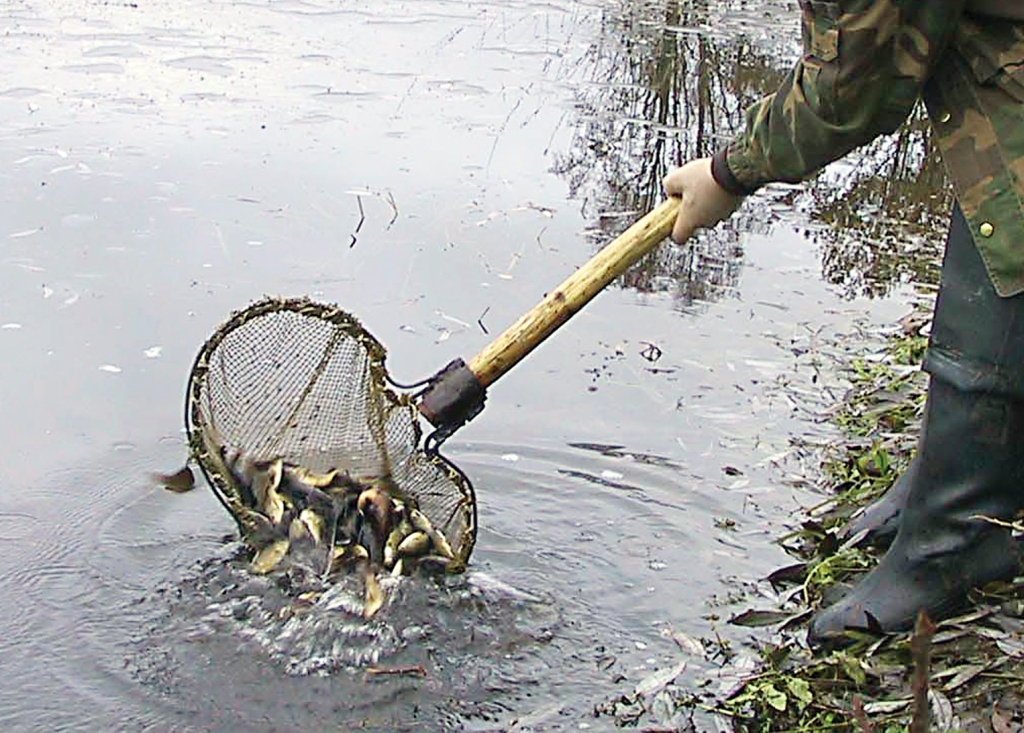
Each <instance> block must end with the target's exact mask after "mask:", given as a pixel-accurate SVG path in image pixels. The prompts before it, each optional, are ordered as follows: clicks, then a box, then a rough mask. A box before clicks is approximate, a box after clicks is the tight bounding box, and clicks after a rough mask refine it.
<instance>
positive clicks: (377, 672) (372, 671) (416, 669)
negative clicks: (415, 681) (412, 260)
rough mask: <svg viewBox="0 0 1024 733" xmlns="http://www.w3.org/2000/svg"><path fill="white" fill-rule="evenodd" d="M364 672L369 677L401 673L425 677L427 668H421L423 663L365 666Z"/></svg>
mask: <svg viewBox="0 0 1024 733" xmlns="http://www.w3.org/2000/svg"><path fill="white" fill-rule="evenodd" d="M366 674H368V675H370V676H371V677H383V676H385V675H403V674H411V675H415V676H417V677H426V676H427V670H425V669H423V665H421V664H416V665H413V666H412V667H367V669H366Z"/></svg>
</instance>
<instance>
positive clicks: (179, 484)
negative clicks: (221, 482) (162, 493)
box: [150, 464, 196, 494]
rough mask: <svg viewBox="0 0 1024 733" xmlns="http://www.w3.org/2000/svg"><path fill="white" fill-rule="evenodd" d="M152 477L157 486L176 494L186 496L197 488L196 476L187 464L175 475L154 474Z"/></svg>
mask: <svg viewBox="0 0 1024 733" xmlns="http://www.w3.org/2000/svg"><path fill="white" fill-rule="evenodd" d="M150 476H151V477H152V478H153V480H154V481H155V482H156V483H157V484H159V485H160V486H163V487H164V488H165V489H167V490H168V491H173V492H174V493H175V494H184V493H185V492H187V491H191V490H192V489H194V488H195V487H196V477H195V474H193V473H192V469H191V468H189V467H188V465H187V464H186V465H185V466H183V467H182V468H180V469H179V470H177V471H175V472H174V473H153V474H150Z"/></svg>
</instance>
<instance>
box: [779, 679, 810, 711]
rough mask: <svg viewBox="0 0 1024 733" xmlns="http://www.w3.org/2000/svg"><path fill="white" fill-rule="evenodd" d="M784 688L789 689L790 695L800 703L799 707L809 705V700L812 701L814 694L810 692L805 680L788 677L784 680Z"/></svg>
mask: <svg viewBox="0 0 1024 733" xmlns="http://www.w3.org/2000/svg"><path fill="white" fill-rule="evenodd" d="M786 687H787V688H789V692H790V694H792V695H793V697H795V698H796V699H797V700H799V701H800V706H801V707H804V706H805V705H809V704H810V703H811V700H813V699H814V694H813V693H812V692H811V686H810V684H808V682H807V680H802V679H800V678H799V677H788V678H787V679H786Z"/></svg>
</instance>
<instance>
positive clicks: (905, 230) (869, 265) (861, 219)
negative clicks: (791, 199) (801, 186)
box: [808, 108, 952, 297]
mask: <svg viewBox="0 0 1024 733" xmlns="http://www.w3.org/2000/svg"><path fill="white" fill-rule="evenodd" d="M834 168H835V169H834V170H833V171H830V172H829V173H828V174H824V175H822V176H819V177H818V178H816V179H815V180H814V181H813V182H812V183H811V185H810V186H808V191H809V193H810V196H811V201H812V203H811V208H810V215H811V216H812V217H813V218H814V219H815V220H817V221H820V222H822V223H823V224H825V225H826V226H824V227H815V228H814V230H813V236H814V238H815V239H816V240H817V241H818V243H819V244H820V245H821V249H822V261H821V267H822V275H823V277H824V279H825V280H826V281H827V282H830V283H832V284H835V285H839V286H841V288H842V290H843V293H844V295H846V296H847V297H854V296H858V295H866V296H881V295H885V294H887V293H888V292H889V291H890V290H891V289H892V288H893V287H894V286H895V285H896V284H898V283H903V282H911V283H929V284H936V283H937V282H938V263H939V260H940V258H941V246H942V243H943V241H944V235H945V230H946V226H947V223H948V213H949V209H950V206H951V204H952V190H951V189H950V187H949V185H948V183H947V181H946V176H945V171H944V170H943V168H942V160H941V158H940V157H939V152H938V150H937V149H936V147H935V145H934V144H933V143H932V140H931V128H930V127H929V126H928V121H927V118H926V117H925V114H924V111H923V109H920V108H919V109H918V110H917V111H916V112H915V114H914V115H912V117H911V118H910V120H908V121H907V123H906V124H904V125H903V126H902V127H901V128H900V129H899V130H897V131H896V133H895V134H893V135H890V136H887V137H884V138H880V139H879V140H877V141H875V142H874V143H873V144H871V145H870V146H868V147H867V148H865V149H864V150H863V151H861V152H860V153H858V154H857V155H856V156H854V157H853V158H852V160H851V161H850V162H849V163H848V164H847V165H844V166H835V167H834Z"/></svg>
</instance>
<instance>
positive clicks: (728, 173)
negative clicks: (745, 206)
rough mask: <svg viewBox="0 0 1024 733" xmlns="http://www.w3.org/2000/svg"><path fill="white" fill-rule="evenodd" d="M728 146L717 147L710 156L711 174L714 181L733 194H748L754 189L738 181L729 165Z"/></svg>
mask: <svg viewBox="0 0 1024 733" xmlns="http://www.w3.org/2000/svg"><path fill="white" fill-rule="evenodd" d="M728 156H729V146H725V147H722V148H719V150H718V152H716V153H715V154H714V156H713V157H712V158H711V176H712V177H713V178H714V179H715V183H717V184H718V185H719V186H721V187H722V188H724V189H725V190H726V191H727V192H728V193H730V194H732V195H733V196H749V195H750V194H752V193H753V192H754V191H753V189H750V188H747V187H746V186H744V185H743V184H742V183H740V182H739V181H738V180H737V179H736V176H735V174H734V173H733V172H732V168H730V167H729V159H728Z"/></svg>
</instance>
